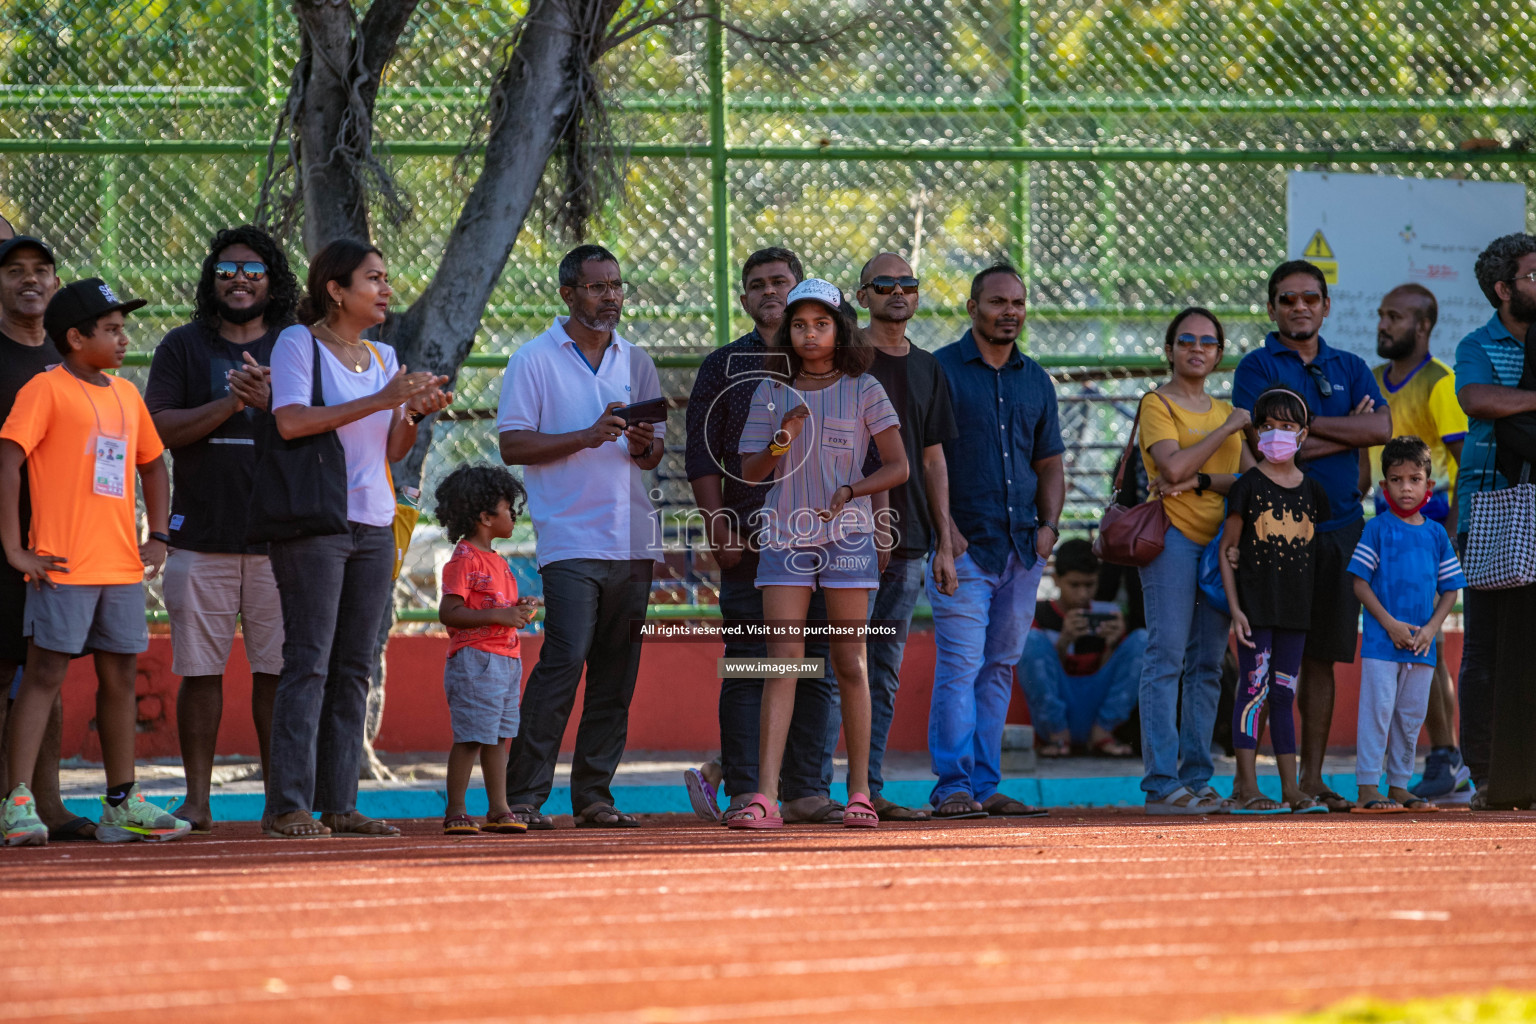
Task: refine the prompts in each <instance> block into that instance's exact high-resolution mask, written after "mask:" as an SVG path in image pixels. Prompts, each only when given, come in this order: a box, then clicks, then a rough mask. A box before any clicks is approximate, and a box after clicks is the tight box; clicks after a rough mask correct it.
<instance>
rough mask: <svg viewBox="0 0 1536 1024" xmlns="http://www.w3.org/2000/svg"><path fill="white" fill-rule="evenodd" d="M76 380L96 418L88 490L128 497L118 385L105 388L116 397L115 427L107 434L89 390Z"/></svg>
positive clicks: (125, 438)
mask: <svg viewBox="0 0 1536 1024" xmlns="http://www.w3.org/2000/svg"><path fill="white" fill-rule="evenodd" d="M65 369H68V367H65ZM69 375H70V376H71V377H75V374H74V372H73V371H70V374H69ZM75 383H76V384H78V385H80V393H81V394H82V395H84V396H85V400H86V401H87V402H89V403H90V406H91V415H93V416H95V417H96V434H95V436H94V437H93V438H92V439H91V451H92V453H93V455H94V461H93V463H92V466H91V493H92V494H99V495H101V496H102V497H104V498H123V497H127V495H128V414H127V412H125V411H124V410H123V400H122V398H121V397H119V395H118V393H117V388H115V387H113V386H112V385H111V384H110V383H109V384H108V385H107V390H108V391H110V392H112V397H113V398H114V399H116V400H117V424H118V430H117V433H116V434H108V433H107V432H106V431H104V430H102V429H101V413H100V412H98V411H97V409H96V402H95V400H94V399H92V398H91V393H90V392H89V391H87V390H86V389H85V384H84V383H83V382H82V381H81V380H80V378H79V377H75Z"/></svg>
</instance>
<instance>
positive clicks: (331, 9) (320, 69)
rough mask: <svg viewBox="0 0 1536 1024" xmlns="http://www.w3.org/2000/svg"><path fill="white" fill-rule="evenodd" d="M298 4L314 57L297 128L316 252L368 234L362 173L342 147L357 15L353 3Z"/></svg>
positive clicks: (307, 226)
mask: <svg viewBox="0 0 1536 1024" xmlns="http://www.w3.org/2000/svg"><path fill="white" fill-rule="evenodd" d="M293 6H294V12H295V13H296V14H297V16H298V19H299V26H300V28H301V29H302V30H303V33H304V42H305V49H306V51H307V54H308V57H309V68H308V72H309V73H308V74H307V75H306V76H305V81H304V103H303V116H302V117H300V118H298V123H297V124H296V125H295V128H296V129H297V134H298V139H297V142H298V149H299V154H300V156H301V161H302V162H301V164H300V174H301V175H302V178H301V181H300V188H301V189H302V196H303V203H304V251H305V252H306V253H308V254H309V255H310V256H311V257H313V256H314V255H315V253H317V252H319V251H320V250H321V249H322V248H323V247H324V246H325V244H326V243H327V242H331V241H334V240H335V239H338V238H359V239H367V238H368V237H369V232H368V202H367V197H366V196H365V194H364V191H363V182H362V179H361V178H360V177H359V176H358V175H357V174H356V173H354V170H353V167H352V165H351V164H350V163H349V162H348V161H347V160H346V159H344V158H343V157H342V156H341V154H340V152H339V149H338V144H339V142H340V140H341V138H342V130H343V122H344V120H345V118H346V114H347V106H348V101H349V98H350V96H351V93H352V82H351V69H352V65H353V56H354V52H353V47H354V46H355V39H354V30H355V29H356V27H357V19H356V18H355V17H354V16H353V14H352V8H351V6H350V5H337V4H331V3H326V2H324V0H321V2H319V3H316V2H314V0H297V2H296V3H294V5H293ZM371 128H372V126H371V125H370V126H369V130H370V131H371Z"/></svg>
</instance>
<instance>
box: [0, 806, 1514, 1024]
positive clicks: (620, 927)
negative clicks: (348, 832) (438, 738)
mask: <svg viewBox="0 0 1536 1024" xmlns="http://www.w3.org/2000/svg"><path fill="white" fill-rule="evenodd" d="M567 820H568V819H567ZM437 828H438V826H437V825H436V823H427V822H420V823H410V825H409V829H410V832H411V835H410V836H409V837H408V838H406V839H403V840H393V841H389V840H369V839H331V840H320V841H283V840H269V839H259V838H256V833H255V830H254V826H251V825H228V826H223V828H222V829H221V833H223V834H221V835H216V836H214V837H211V838H190V839H187V840H183V841H180V842H176V843H171V844H167V845H164V846H150V845H134V846H119V847H107V846H101V845H94V844H83V843H82V844H67V845H65V844H61V845H55V846H51V847H48V848H46V849H13V850H0V899H3V902H0V925H3V926H0V976H3V978H4V996H3V999H0V1018H4V1019H8V1020H33V1021H73V1020H79V1021H87V1020H89V1021H100V1020H102V1019H112V1020H114V1021H163V1020H166V1019H178V1020H187V1021H197V1022H202V1021H262V1022H267V1021H275V1020H283V1021H310V1020H315V1021H319V1020H324V1021H329V1022H341V1024H346V1022H353V1021H357V1022H362V1021H370V1022H373V1021H377V1022H392V1021H417V1020H433V1021H492V1020H506V1019H517V1020H519V1021H533V1022H539V1021H562V1022H563V1021H595V1022H604V1024H607V1022H613V1024H618V1022H624V1024H630V1022H670V1021H680V1022H682V1021H735V1020H774V1021H784V1020H809V1021H822V1020H824V1021H853V1020H859V1021H862V1020H878V1021H881V1022H882V1024H884V1022H892V1021H935V1020H942V1021H964V1022H965V1024H982V1022H989V1021H998V1022H1003V1021H1007V1022H1016V1021H1018V1020H1020V1019H1021V1018H1026V1019H1028V1020H1030V1021H1068V1020H1070V1021H1123V1020H1140V1021H1170V1022H1171V1021H1187V1020H1197V1019H1202V1018H1207V1017H1210V1016H1213V1015H1220V1014H1244V1015H1247V1014H1260V1013H1269V1012H1280V1011H1287V1010H1297V1009H1307V1008H1316V1007H1320V1006H1324V1005H1327V1004H1329V1003H1332V1002H1335V1001H1337V1000H1339V999H1342V998H1345V997H1348V996H1351V995H1355V994H1358V993H1372V994H1376V995H1381V996H1387V997H1393V998H1407V997H1410V996H1418V995H1433V994H1445V993H1453V992H1479V991H1483V990H1486V989H1489V988H1493V987H1505V988H1513V989H1536V957H1533V956H1532V955H1531V950H1532V949H1536V814H1476V815H1469V814H1440V815H1420V816H1418V817H1416V818H1410V817H1408V816H1393V817H1370V818H1367V817H1363V816H1344V815H1334V816H1322V815H1318V816H1310V817H1305V818H1296V819H1294V820H1288V819H1285V818H1280V819H1274V818H1257V819H1255V818H1212V819H1205V820H1201V819H1195V820H1179V819H1166V818H1165V819H1149V818H1145V817H1142V816H1140V815H1139V814H1132V813H1129V812H1122V813H1116V812H1113V811H1093V812H1076V811H1072V810H1070V809H1069V810H1061V811H1057V812H1054V813H1053V816H1052V817H1050V818H1048V819H1031V820H1027V821H1015V822H1010V823H997V822H991V821H982V822H966V823H951V824H946V825H908V826H891V827H883V828H881V829H880V830H879V831H876V832H872V833H870V832H854V831H847V830H843V829H838V828H829V827H805V828H799V829H795V828H790V829H785V830H783V831H779V832H773V833H756V834H745V835H743V834H739V833H729V832H727V831H725V830H724V829H721V828H719V827H711V826H705V825H702V824H692V823H688V822H685V821H684V820H683V819H680V818H670V817H669V818H663V819H651V820H648V821H647V822H646V827H645V828H642V829H638V830H631V831H625V832H619V831H596V830H581V831H575V830H569V831H568V830H560V831H556V832H545V833H532V834H529V835H527V836H522V837H510V838H481V839H469V840H449V839H445V838H443V837H442V836H441V835H440V834H438V832H437Z"/></svg>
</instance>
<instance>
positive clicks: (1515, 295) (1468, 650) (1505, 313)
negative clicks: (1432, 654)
mask: <svg viewBox="0 0 1536 1024" xmlns="http://www.w3.org/2000/svg"><path fill="white" fill-rule="evenodd" d="M1474 272H1475V273H1476V274H1477V283H1478V287H1480V288H1482V290H1483V294H1484V295H1485V296H1487V298H1488V302H1489V303H1490V304H1491V305H1492V306H1493V308H1494V314H1493V316H1492V317H1490V318H1489V319H1488V322H1487V323H1486V324H1484V325H1483V326H1481V327H1479V328H1478V329H1477V330H1475V331H1473V332H1472V333H1471V334H1468V335H1467V336H1466V337H1465V338H1463V339H1462V340H1461V344H1459V345H1457V346H1456V398H1457V400H1458V401H1459V402H1460V403H1461V407H1462V409H1463V410H1465V412H1466V414H1467V425H1468V430H1467V440H1466V444H1465V445H1464V446H1463V447H1462V453H1461V454H1462V458H1461V471H1460V475H1459V476H1458V477H1457V479H1456V500H1457V508H1458V513H1459V515H1458V522H1457V544H1456V546H1457V548H1458V549H1460V551H1461V552H1462V553H1463V555H1465V553H1466V550H1467V531H1468V529H1469V528H1470V527H1471V523H1472V496H1473V495H1474V494H1477V493H1478V492H1481V491H1493V490H1497V489H1498V488H1500V487H1505V486H1508V481H1506V480H1504V479H1503V478H1502V477H1501V476H1499V473H1498V470H1497V469H1495V468H1494V465H1493V454H1494V444H1493V424H1494V421H1495V420H1499V419H1503V418H1504V417H1506V416H1513V415H1515V414H1516V413H1522V412H1531V411H1533V410H1536V392H1533V391H1522V390H1520V388H1519V386H1518V385H1519V383H1520V375H1521V371H1522V370H1523V369H1524V368H1525V340H1526V338H1527V336H1528V334H1529V332H1530V330H1531V325H1532V324H1536V236H1533V235H1527V234H1513V235H1504V236H1503V237H1502V238H1496V239H1494V240H1493V241H1492V242H1491V243H1489V245H1488V248H1486V249H1484V250H1483V252H1482V254H1481V255H1479V256H1478V257H1477V264H1476V266H1475V269H1474ZM1506 596H1507V592H1506V591H1498V590H1475V589H1473V588H1471V587H1468V588H1467V589H1466V590H1465V591H1464V592H1463V593H1462V596H1461V599H1462V623H1463V629H1464V630H1465V633H1464V634H1463V636H1462V648H1461V672H1460V674H1459V677H1458V679H1457V697H1458V701H1459V704H1460V709H1461V754H1462V757H1463V758H1464V759H1465V760H1466V765H1467V767H1468V768H1469V769H1470V770H1471V772H1472V782H1473V784H1474V785H1475V786H1477V788H1478V789H1479V790H1480V791H1482V790H1486V789H1487V788H1488V775H1489V765H1490V761H1491V760H1492V747H1493V717H1494V712H1493V709H1494V691H1495V682H1494V681H1495V678H1496V675H1497V674H1496V673H1495V671H1494V665H1495V660H1496V658H1497V654H1498V649H1499V630H1498V617H1499V608H1500V604H1501V601H1502V600H1503V599H1504V598H1505V597H1506ZM1508 639H1509V640H1510V641H1511V642H1512V643H1513V642H1514V638H1513V637H1511V638H1508ZM1473 806H1474V807H1476V806H1478V798H1476V797H1474V798H1473Z"/></svg>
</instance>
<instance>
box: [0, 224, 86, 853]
mask: <svg viewBox="0 0 1536 1024" xmlns="http://www.w3.org/2000/svg"><path fill="white" fill-rule="evenodd" d="M0 219H3V218H0ZM0 235H3V236H4V238H5V240H4V241H0V423H4V422H5V418H6V417H7V416H9V415H10V414H11V406H12V405H14V404H15V403H16V393H17V392H18V391H20V390H21V388H22V385H24V384H26V383H27V381H29V380H31V379H32V378H33V377H34V376H36V375H37V374H39V373H42V372H43V371H44V370H46V369H47V368H48V367H50V366H53V365H54V364H56V363H58V362H60V358H59V350H58V349H57V348H56V347H54V344H53V341H52V339H50V338H49V337H48V333H47V332H46V331H44V330H43V313H44V311H45V310H47V308H48V300H49V299H51V298H53V293H54V292H56V291H58V290H59V279H58V276H57V274H55V273H54V263H53V252H52V250H50V249H49V248H48V246H47V245H45V244H44V243H43V242H41V241H39V240H38V239H36V238H29V237H27V236H25V235H22V236H17V235H16V234H15V233H14V232H13V231H11V225H10V222H9V221H6V222H5V223H4V224H3V225H0ZM20 512H21V524H22V529H23V530H24V531H25V530H26V529H27V525H28V523H29V522H30V521H31V518H32V502H31V500H30V496H29V494H28V484H27V474H26V473H25V472H23V473H22V474H21V507H20ZM26 601H27V582H26V578H25V577H24V576H22V574H21V573H19V572H17V571H16V570H15V569H13V568H11V566H10V565H9V564H7V563H6V561H5V560H4V559H3V558H0V735H3V734H4V730H5V722H6V718H7V717H8V715H7V712H8V711H9V707H10V702H11V694H12V686H13V684H14V683H15V680H16V677H17V672H18V670H19V669H20V668H21V666H22V665H24V664H26V661H27V638H26V637H25V636H23V635H22V615H23V613H24V612H25V610H26ZM62 723H63V702H62V700H60V701H57V702H55V703H54V706H53V713H52V714H51V715H50V716H49V718H48V728H47V729H46V731H45V732H44V733H43V746H42V749H41V750H40V751H39V752H38V757H37V770H36V771H35V772H34V777H33V778H32V779H6V778H4V774H5V767H4V765H0V790H4V791H5V792H10V789H11V787H12V786H14V785H15V784H16V783H17V782H26V783H28V784H29V785H30V786H31V788H32V795H33V797H34V798H35V799H36V800H37V814H38V817H40V818H42V819H43V822H44V823H45V824H47V826H48V838H49V840H50V841H52V842H59V841H64V840H70V839H91V838H93V837H94V836H95V834H96V826H95V825H94V824H92V823H91V822H90V821H89V820H88V819H86V818H77V817H75V816H74V815H73V814H70V813H69V812H68V811H66V810H65V809H64V803H63V800H62V799H61V798H60V796H59V743H60V739H61V733H62Z"/></svg>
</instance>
